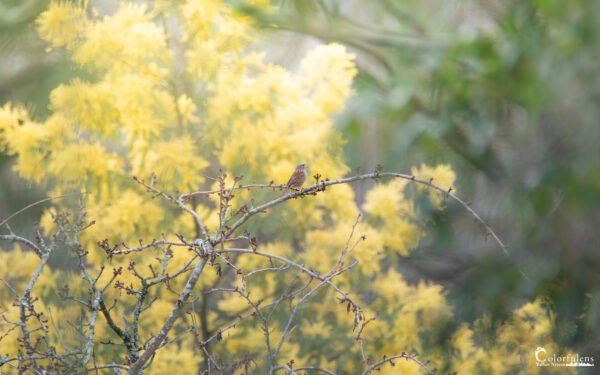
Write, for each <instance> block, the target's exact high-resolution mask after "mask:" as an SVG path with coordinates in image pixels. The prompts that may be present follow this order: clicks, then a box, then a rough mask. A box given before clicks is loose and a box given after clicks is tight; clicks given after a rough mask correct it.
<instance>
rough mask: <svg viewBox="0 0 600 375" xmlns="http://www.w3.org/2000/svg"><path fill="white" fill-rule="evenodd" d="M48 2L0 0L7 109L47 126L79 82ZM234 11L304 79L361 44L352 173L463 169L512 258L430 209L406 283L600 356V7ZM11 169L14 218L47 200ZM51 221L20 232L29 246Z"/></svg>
mask: <svg viewBox="0 0 600 375" xmlns="http://www.w3.org/2000/svg"><path fill="white" fill-rule="evenodd" d="M47 3H48V1H41V0H23V1H19V0H3V1H0V103H2V104H4V103H6V102H8V101H12V102H19V103H24V104H26V106H27V107H28V108H29V109H30V113H31V114H32V117H34V118H35V117H38V118H43V117H45V116H46V114H47V113H48V109H47V105H48V95H49V93H50V91H51V89H52V88H54V87H56V86H57V85H58V84H59V83H61V82H64V81H67V80H68V79H69V77H71V76H73V75H75V74H76V67H74V66H71V65H69V64H68V62H67V60H66V59H65V57H64V55H62V53H63V52H61V51H54V52H52V53H50V54H48V53H46V51H45V48H46V46H45V45H44V43H43V42H41V41H40V40H39V39H38V37H37V35H36V32H35V24H34V20H35V18H36V16H37V15H38V14H39V13H40V12H41V11H42V10H44V9H45V7H46V6H47ZM98 3H106V2H105V1H99V2H98ZM231 3H232V5H233V6H236V7H237V9H238V10H239V11H240V12H245V13H247V14H248V15H249V16H251V17H253V18H255V19H256V22H258V23H259V25H261V28H262V30H263V34H264V37H265V38H264V41H263V42H262V43H261V45H259V46H257V48H258V49H261V50H265V49H266V50H267V51H268V54H267V59H269V60H270V61H273V62H276V63H279V64H282V65H285V66H287V67H290V68H291V69H294V68H295V64H297V62H298V61H299V58H300V57H301V56H303V55H304V53H305V51H306V50H307V49H308V48H310V47H312V46H314V45H316V44H318V43H322V42H338V43H342V44H344V45H346V46H348V47H349V48H350V49H351V51H352V52H353V53H355V54H356V56H357V62H358V65H359V69H360V73H359V76H358V78H357V79H356V80H355V91H356V95H355V96H354V98H353V99H352V100H351V101H350V102H349V103H348V108H347V110H346V111H345V112H343V113H341V114H340V115H339V116H338V118H337V127H338V129H339V131H340V132H341V133H342V134H343V137H344V138H345V139H346V140H347V143H346V145H345V150H346V160H347V163H348V164H349V165H350V167H351V168H352V173H353V174H354V173H361V172H369V171H373V170H374V169H375V167H376V166H377V165H378V164H381V165H382V166H383V167H384V170H386V171H398V172H406V173H410V169H411V167H412V166H415V165H420V164H421V163H427V164H432V165H433V164H446V163H448V164H451V165H452V167H453V168H454V170H455V171H456V173H457V176H458V179H457V190H458V195H459V196H461V197H463V198H465V199H466V200H468V201H469V202H470V203H471V204H472V207H473V208H474V209H475V210H476V211H477V212H479V213H480V214H481V215H482V216H483V217H484V218H485V219H486V220H487V221H488V222H489V223H490V225H491V226H492V227H493V228H494V230H496V231H497V232H498V234H499V235H500V237H501V238H502V239H503V241H504V242H505V244H506V245H507V248H508V250H509V251H510V254H511V255H510V256H509V257H507V256H505V255H504V254H503V252H502V251H501V249H499V248H498V246H497V245H496V244H495V243H494V242H493V241H491V240H489V239H487V238H486V237H485V234H484V233H483V231H482V230H481V228H480V226H479V225H478V224H475V223H474V222H473V219H472V217H471V216H470V215H468V214H467V213H466V212H465V211H464V209H462V208H461V207H459V206H455V205H452V204H450V205H449V206H448V209H447V210H446V211H444V212H441V213H440V212H438V211H435V210H431V209H429V207H427V206H426V204H425V203H423V204H422V207H421V212H422V213H423V215H424V216H426V217H427V220H428V222H429V230H428V233H429V235H428V236H427V237H425V238H424V239H423V240H422V241H421V244H420V246H419V247H420V248H419V251H415V252H413V253H412V254H411V255H410V256H409V257H408V258H400V257H398V258H397V259H390V260H389V261H390V262H393V263H396V264H397V265H398V267H399V268H400V269H401V270H402V273H403V274H404V275H405V277H406V278H407V279H409V280H412V281H417V280H420V279H427V280H432V281H435V282H437V283H440V284H443V285H444V286H445V287H446V288H447V290H448V292H449V302H450V303H451V304H452V305H453V306H454V313H455V316H456V321H457V322H461V321H473V320H475V319H477V318H478V317H480V316H481V315H483V314H486V313H487V314H489V316H490V317H491V318H492V319H493V320H494V321H496V322H501V321H502V320H503V319H505V318H506V317H507V316H508V315H509V314H510V312H511V310H513V309H514V308H515V307H517V306H520V305H521V304H522V303H523V302H525V301H529V300H532V299H533V298H534V297H541V298H544V300H545V301H546V302H547V304H548V305H549V306H550V307H551V308H552V309H553V311H554V313H555V319H556V322H557V327H558V330H557V337H556V338H555V339H556V340H557V341H558V342H559V343H560V344H562V345H566V346H570V347H571V348H572V349H573V350H574V351H576V352H580V353H586V354H591V355H595V356H596V358H600V236H599V235H598V227H599V226H600V123H599V120H600V113H599V112H600V74H599V73H600V71H599V69H598V66H599V61H600V48H599V46H600V44H599V42H600V40H599V36H600V2H594V1H587V0H572V1H568V2H566V1H552V0H503V1H500V0H473V1H469V0H464V1H458V0H457V1H452V0H450V1H449V0H446V1H432V0H418V1H417V0H415V1H411V0H404V1H397V0H377V1H375V0H373V1H368V2H366V1H360V0H344V1H341V0H340V1H325V0H323V1H319V0H315V1H306V0H285V1H276V2H273V4H274V11H273V12H271V13H268V14H264V13H260V12H258V11H257V10H256V9H254V8H251V7H247V6H244V5H241V4H240V3H241V2H237V1H232V2H231ZM11 163H12V161H11V159H10V158H8V157H6V156H4V155H1V154H0V181H1V183H0V218H4V217H6V216H8V215H9V214H10V213H12V212H15V211H17V210H18V209H20V208H22V207H23V206H25V205H27V204H28V203H31V202H33V201H35V200H37V199H40V198H42V197H44V196H45V195H44V186H37V185H31V184H28V183H25V182H24V181H22V180H20V179H19V178H18V176H16V175H15V174H14V173H13V172H12V169H11ZM434 182H435V181H434ZM368 184H369V183H365V184H363V185H357V200H359V201H361V200H362V199H363V198H364V194H365V192H366V191H367V190H368V188H369V185H368ZM42 209H43V206H39V207H37V208H35V209H32V210H29V211H27V212H26V213H25V214H23V215H20V216H19V218H18V219H17V220H14V221H12V222H13V227H16V228H15V229H18V230H19V231H20V232H21V233H23V234H26V233H28V231H31V230H32V228H33V224H34V223H35V222H36V220H37V219H38V218H39V215H40V213H41V210H42Z"/></svg>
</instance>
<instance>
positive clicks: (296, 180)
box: [283, 164, 308, 194]
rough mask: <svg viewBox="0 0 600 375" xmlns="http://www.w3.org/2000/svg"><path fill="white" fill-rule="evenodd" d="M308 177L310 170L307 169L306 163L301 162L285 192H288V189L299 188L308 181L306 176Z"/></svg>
mask: <svg viewBox="0 0 600 375" xmlns="http://www.w3.org/2000/svg"><path fill="white" fill-rule="evenodd" d="M307 177H308V172H307V171H306V164H299V165H298V166H297V167H296V170H295V171H294V173H292V176H291V177H290V179H289V180H288V182H287V185H286V189H285V191H284V192H283V194H285V193H287V192H288V190H290V189H294V190H298V189H300V188H301V187H302V185H304V183H305V182H306V178H307Z"/></svg>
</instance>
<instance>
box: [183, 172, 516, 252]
mask: <svg viewBox="0 0 600 375" xmlns="http://www.w3.org/2000/svg"><path fill="white" fill-rule="evenodd" d="M381 178H400V179H403V180H407V181H410V182H414V183H417V184H420V185H424V186H427V187H429V188H431V189H433V190H437V191H439V192H441V193H443V194H445V195H446V196H447V197H450V198H451V199H452V200H454V201H455V202H457V203H458V204H460V205H461V206H463V208H464V209H465V210H467V211H468V212H469V213H470V214H471V215H472V216H473V217H474V218H475V220H477V221H478V222H479V223H481V225H483V227H484V228H485V230H486V232H487V233H488V234H489V235H490V236H491V237H492V238H493V239H494V241H495V242H496V243H497V244H498V245H499V246H500V248H501V249H502V251H503V252H504V253H505V254H506V255H507V256H510V253H509V252H508V250H507V249H506V246H505V245H504V243H503V242H502V240H501V239H500V237H499V236H498V235H497V234H496V232H495V231H494V230H493V229H492V227H491V226H490V225H489V224H488V223H487V222H486V221H485V220H483V218H482V217H481V216H480V215H479V214H478V213H477V212H476V211H475V210H473V209H472V208H471V207H470V206H469V204H467V202H465V201H464V200H462V199H461V198H459V197H458V196H457V195H456V194H454V193H453V192H452V188H443V187H441V186H439V185H436V184H434V183H432V182H431V181H426V180H422V179H419V178H417V177H415V176H413V175H409V174H404V173H395V172H373V173H367V174H362V175H358V176H352V177H347V178H341V179H337V180H323V181H321V182H317V183H316V184H314V185H311V186H308V187H306V188H304V189H302V190H299V191H296V192H293V193H290V194H286V195H283V196H281V197H278V198H276V199H273V200H271V201H269V202H266V203H264V204H262V205H260V206H258V207H255V208H253V209H251V210H248V211H247V212H246V213H245V214H244V215H243V216H242V217H241V218H240V219H239V220H238V221H236V222H235V223H234V224H233V225H232V226H231V227H229V229H228V230H227V231H226V232H225V233H224V234H220V235H217V236H215V238H214V239H213V243H219V242H221V241H224V240H225V239H227V238H228V237H229V236H230V235H231V234H233V232H235V231H236V230H237V229H238V228H239V227H240V226H242V225H243V224H244V223H245V222H246V221H248V219H250V218H251V217H252V216H254V215H256V214H258V213H260V212H264V211H265V210H267V209H269V208H271V207H273V206H276V205H278V204H280V203H282V202H285V201H287V200H289V199H293V198H297V197H300V196H304V195H315V194H317V193H319V192H321V191H325V189H326V188H327V187H328V186H333V185H340V184H348V183H351V182H355V181H362V180H378V179H381ZM259 186H260V185H259ZM241 188H247V187H240V188H238V189H241ZM190 194H194V193H188V194H184V196H189V195H190Z"/></svg>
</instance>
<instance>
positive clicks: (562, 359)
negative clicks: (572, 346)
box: [535, 346, 594, 367]
mask: <svg viewBox="0 0 600 375" xmlns="http://www.w3.org/2000/svg"><path fill="white" fill-rule="evenodd" d="M535 361H536V365H538V366H567V367H579V366H588V367H594V357H593V356H580V355H579V354H567V355H557V354H556V353H553V354H548V353H547V352H546V349H545V348H544V347H543V346H540V347H538V348H537V349H536V350H535Z"/></svg>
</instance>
